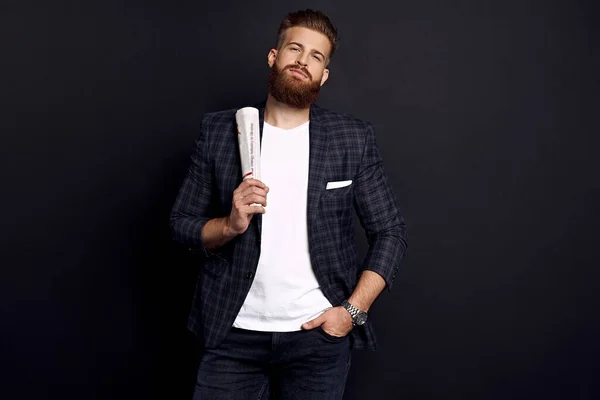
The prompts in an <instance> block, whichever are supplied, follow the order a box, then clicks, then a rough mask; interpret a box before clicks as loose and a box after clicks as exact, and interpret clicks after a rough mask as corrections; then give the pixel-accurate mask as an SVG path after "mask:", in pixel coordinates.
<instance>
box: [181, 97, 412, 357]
mask: <svg viewBox="0 0 600 400" xmlns="http://www.w3.org/2000/svg"><path fill="white" fill-rule="evenodd" d="M256 107H257V108H258V109H259V116H260V124H261V126H262V124H263V121H264V103H262V104H260V105H257V106H256ZM235 112H236V109H231V110H226V111H221V112H216V113H208V114H206V115H205V116H204V118H203V121H202V126H201V130H200V136H199V138H198V140H197V141H196V151H195V153H194V154H193V156H192V160H191V161H192V162H191V165H190V168H189V171H188V174H187V176H186V177H185V180H184V182H183V185H182V187H181V189H180V191H179V194H178V196H177V199H176V201H175V204H174V206H173V210H172V213H171V227H172V230H173V234H174V238H175V240H176V241H178V242H180V243H183V244H185V245H187V246H189V247H190V250H191V251H195V252H198V253H199V254H201V255H202V262H201V266H200V269H201V273H200V277H199V280H198V285H197V287H196V293H195V295H194V301H193V305H192V309H191V312H190V315H189V322H188V327H189V329H190V330H191V331H192V332H194V333H195V334H196V335H197V336H198V337H199V338H200V339H201V340H202V342H203V343H204V345H205V346H206V347H216V346H218V345H219V343H220V342H221V341H222V340H223V338H224V337H225V335H226V334H227V332H228V331H229V329H230V327H231V325H232V324H233V321H234V320H235V318H236V316H237V313H238V311H239V309H240V307H241V306H242V304H243V302H244V299H245V298H246V295H247V293H248V290H249V289H250V286H251V284H252V279H253V277H254V274H255V271H256V267H257V265H258V259H259V256H260V230H261V215H260V214H258V215H255V216H254V217H253V219H252V221H251V224H250V227H249V228H248V230H247V231H246V232H245V233H244V234H242V235H240V236H238V237H236V238H235V239H233V240H232V241H230V242H229V243H227V244H226V245H224V246H223V247H222V248H220V249H219V251H218V252H217V253H212V252H210V251H207V249H205V248H204V246H203V244H202V241H201V232H202V228H203V227H204V224H205V223H206V222H207V221H208V220H210V219H212V218H216V217H222V216H226V215H228V214H229V212H230V211H231V201H232V193H233V191H234V190H235V189H236V188H237V187H238V185H239V184H240V183H241V182H242V176H241V164H240V156H239V148H238V142H237V140H238V139H237V133H236V132H237V129H236V124H235ZM309 136H310V161H309V182H308V205H307V207H308V208H307V216H308V238H309V249H310V257H311V261H312V265H313V269H314V271H315V275H316V277H317V280H318V281H319V283H320V285H321V289H322V290H323V293H324V295H325V296H326V297H327V299H328V300H329V301H330V302H331V303H332V304H333V305H334V306H338V305H340V304H341V303H342V301H343V300H344V299H346V298H348V297H349V296H350V294H351V293H352V291H353V289H354V287H355V285H356V282H357V279H358V277H359V276H360V273H361V271H362V270H363V269H368V270H372V271H374V272H377V273H378V274H379V275H381V276H382V277H383V278H384V279H385V281H386V283H387V287H388V289H390V288H391V287H392V282H393V280H394V277H395V275H396V271H397V269H398V266H399V263H400V260H401V259H402V256H403V255H404V252H405V250H406V240H405V224H404V221H403V218H402V215H401V214H400V212H399V210H398V207H397V204H396V198H395V196H394V193H393V192H392V190H391V188H390V186H389V184H388V181H387V178H386V176H385V173H384V170H383V163H382V160H381V156H380V154H379V151H378V149H377V145H376V141H375V135H374V132H373V129H372V127H371V125H370V124H369V123H367V122H364V121H361V120H358V119H355V118H353V117H351V116H348V115H342V114H337V113H333V112H330V111H327V110H325V109H322V108H320V107H318V106H316V105H315V106H312V107H311V112H310V133H309ZM345 180H352V184H351V185H349V186H346V187H342V188H336V189H329V190H327V189H326V186H327V182H334V181H345ZM353 210H355V211H356V213H357V215H358V217H359V220H360V222H361V225H362V226H363V228H364V230H365V233H366V237H367V241H368V243H369V249H368V252H367V255H366V258H365V259H364V260H363V261H362V263H361V262H360V261H359V260H358V259H357V251H356V243H355V238H354V228H353V223H352V222H353V217H352V216H353ZM352 335H353V340H354V347H355V348H359V349H362V348H368V349H375V347H376V342H375V336H374V333H373V328H372V325H371V322H370V321H368V322H367V323H366V324H365V325H364V326H362V327H358V328H355V329H354V330H353V331H352Z"/></svg>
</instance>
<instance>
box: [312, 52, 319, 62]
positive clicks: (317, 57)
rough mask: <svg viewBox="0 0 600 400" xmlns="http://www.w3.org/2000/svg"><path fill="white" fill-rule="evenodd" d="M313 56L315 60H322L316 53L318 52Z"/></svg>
mask: <svg viewBox="0 0 600 400" xmlns="http://www.w3.org/2000/svg"><path fill="white" fill-rule="evenodd" d="M313 58H314V59H315V60H317V61H319V62H321V56H318V55H316V54H315V55H313Z"/></svg>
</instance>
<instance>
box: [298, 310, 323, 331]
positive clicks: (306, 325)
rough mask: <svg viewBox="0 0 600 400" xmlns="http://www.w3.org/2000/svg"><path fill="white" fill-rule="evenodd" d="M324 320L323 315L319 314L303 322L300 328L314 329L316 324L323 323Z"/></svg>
mask: <svg viewBox="0 0 600 400" xmlns="http://www.w3.org/2000/svg"><path fill="white" fill-rule="evenodd" d="M324 322H325V317H324V316H323V314H321V315H319V316H318V317H317V318H315V319H313V320H310V321H308V322H305V323H303V324H302V328H303V329H314V328H316V327H317V326H321V325H323V323H324Z"/></svg>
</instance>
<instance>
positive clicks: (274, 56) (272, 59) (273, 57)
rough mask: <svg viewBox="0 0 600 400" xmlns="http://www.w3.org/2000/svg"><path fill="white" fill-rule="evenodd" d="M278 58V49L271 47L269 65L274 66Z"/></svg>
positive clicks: (268, 58) (268, 56) (268, 57)
mask: <svg viewBox="0 0 600 400" xmlns="http://www.w3.org/2000/svg"><path fill="white" fill-rule="evenodd" d="M276 59H277V50H275V49H271V50H269V54H268V55H267V63H268V64H269V67H271V68H273V64H275V60H276Z"/></svg>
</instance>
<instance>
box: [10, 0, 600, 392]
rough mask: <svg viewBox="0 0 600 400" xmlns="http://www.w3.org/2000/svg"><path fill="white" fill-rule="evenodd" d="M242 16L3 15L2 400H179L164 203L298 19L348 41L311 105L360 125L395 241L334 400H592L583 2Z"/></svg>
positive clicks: (291, 5) (190, 272) (185, 374)
mask: <svg viewBox="0 0 600 400" xmlns="http://www.w3.org/2000/svg"><path fill="white" fill-rule="evenodd" d="M245 3H246V4H239V5H233V4H232V3H230V2H204V3H202V2H199V1H181V2H158V1H150V2H142V1H123V2H116V1H115V2H106V1H95V2H90V1H88V2H76V1H73V2H69V3H58V2H43V1H37V2H33V3H27V2H22V1H21V2H17V1H8V2H7V1H4V2H2V5H0V16H1V17H0V18H1V19H0V32H1V35H0V37H1V39H0V40H1V43H2V54H1V55H0V59H1V61H0V65H1V69H2V73H1V74H0V92H1V99H2V104H1V110H2V111H1V113H2V118H1V119H0V120H1V124H2V126H1V130H0V132H1V134H0V135H1V143H0V176H1V177H2V179H1V182H2V200H1V201H2V203H1V208H0V216H1V221H2V225H1V226H2V229H1V231H2V233H1V238H2V242H1V247H0V251H1V252H2V257H1V259H0V262H1V265H2V268H1V270H2V290H1V302H0V307H1V310H2V319H1V322H0V324H1V325H0V327H1V328H0V330H1V332H2V334H1V335H2V337H1V340H0V346H1V347H0V360H1V362H2V367H3V370H4V373H3V381H5V382H3V383H2V385H0V392H1V393H0V397H1V398H3V399H34V398H35V399H75V398H77V399H80V398H86V399H147V398H161V399H189V398H190V394H191V391H192V388H193V384H194V375H195V368H196V365H197V361H198V353H197V351H198V349H197V346H196V343H195V341H194V338H193V336H192V335H191V333H189V332H188V331H187V330H186V328H185V323H186V317H187V312H188V308H189V305H190V301H191V297H192V294H193V290H194V286H195V280H196V276H197V271H196V269H197V265H196V264H194V260H193V259H191V258H190V256H189V255H188V254H187V253H186V252H184V251H182V250H181V249H179V248H178V247H177V246H175V245H174V244H173V243H172V242H171V239H170V232H169V228H168V215H169V212H170V208H171V206H172V204H173V201H174V198H175V195H176V192H177V190H178V188H179V185H180V183H181V181H182V179H183V176H184V174H185V172H186V170H187V166H188V162H189V156H190V155H191V152H192V150H193V141H194V139H195V138H196V137H197V135H198V133H199V131H198V129H199V123H200V119H201V117H202V115H203V113H205V112H208V111H215V110H219V109H222V108H230V107H241V106H245V105H248V104H249V103H254V102H256V101H259V100H262V99H264V98H265V96H266V93H265V78H266V76H267V72H268V68H267V64H266V55H267V52H268V50H269V48H270V47H271V46H272V45H273V42H274V39H275V33H276V29H277V26H278V23H279V20H280V18H281V17H282V16H283V14H284V13H285V12H287V11H290V10H294V9H298V8H305V7H313V8H321V9H322V10H324V11H326V12H328V13H329V14H330V16H331V17H332V18H333V20H334V22H336V24H337V25H338V28H339V30H340V34H341V39H342V43H341V47H340V49H339V52H338V53H337V54H336V56H335V58H334V60H333V62H332V64H331V78H330V80H329V81H328V82H327V84H326V85H325V87H324V89H323V91H322V97H321V99H320V101H319V103H320V104H321V105H322V106H324V107H328V108H332V109H334V110H338V111H342V112H347V113H351V114H354V115H355V116H357V117H360V118H363V119H367V120H370V121H372V122H373V124H374V126H375V128H376V134H377V138H378V141H379V145H380V147H381V149H382V153H383V157H384V160H385V163H386V169H387V172H388V174H389V176H390V180H391V182H392V184H393V187H394V189H395V191H396V193H397V195H398V198H399V202H400V206H401V208H402V211H403V213H404V215H405V218H406V221H407V223H408V227H409V250H408V253H407V255H406V258H405V259H404V261H403V264H402V269H401V272H400V273H399V274H398V276H397V280H396V286H395V288H394V290H393V291H392V292H390V293H384V294H383V295H382V297H381V298H380V299H379V300H378V302H377V303H376V304H375V306H374V308H373V311H372V318H373V321H374V324H375V327H376V329H377V333H378V339H379V345H380V348H379V351H377V352H375V353H366V352H359V353H356V354H355V357H354V361H353V367H352V370H351V373H350V378H349V382H348V386H347V396H346V398H347V399H538V398H539V399H541V398H543V399H592V398H594V397H595V396H600V388H599V387H598V383H597V378H598V376H600V370H599V368H598V367H599V362H598V356H599V355H600V345H599V344H598V337H599V335H600V320H599V312H598V309H599V308H598V307H599V305H600V304H599V302H598V296H597V290H598V286H599V285H598V279H599V278H600V274H599V273H598V266H599V265H600V263H599V262H598V261H599V257H598V250H597V248H598V245H597V241H598V233H597V232H598V231H597V226H598V223H599V222H600V218H599V215H598V203H599V202H600V179H599V178H598V167H600V165H599V164H600V163H599V162H598V159H597V152H598V145H599V140H598V136H597V135H598V133H599V129H598V128H599V127H600V126H599V124H598V119H597V118H598V117H597V112H598V109H599V106H600V102H599V89H600V81H599V79H598V71H599V68H600V56H599V52H598V39H600V35H599V29H598V26H597V24H598V23H599V22H600V21H599V20H598V18H597V17H598V13H597V11H598V6H597V5H596V4H597V3H594V2H593V1H516V0H515V1H496V2H489V1H476V0H473V1H453V2H450V1H446V2H443V1H429V0H428V1H420V2H409V1H400V2H388V1H383V0H380V1H369V2H363V1H344V2H342V1H339V2H334V1H322V2H308V3H306V2H298V1H291V0H288V1H285V2H268V1H261V2H256V1H254V2H245ZM357 234H358V240H359V243H360V249H361V252H363V254H364V251H365V243H364V240H363V235H362V233H361V232H357Z"/></svg>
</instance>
